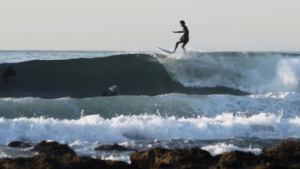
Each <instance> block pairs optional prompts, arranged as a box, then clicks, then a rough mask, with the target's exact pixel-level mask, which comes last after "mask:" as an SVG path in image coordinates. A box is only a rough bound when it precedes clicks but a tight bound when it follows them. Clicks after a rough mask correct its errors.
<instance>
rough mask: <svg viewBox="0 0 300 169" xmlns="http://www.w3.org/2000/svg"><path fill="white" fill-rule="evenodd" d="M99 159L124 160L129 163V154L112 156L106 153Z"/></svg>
mask: <svg viewBox="0 0 300 169" xmlns="http://www.w3.org/2000/svg"><path fill="white" fill-rule="evenodd" d="M101 159H102V160H111V161H124V162H126V163H128V164H130V163H131V161H130V156H129V155H127V156H126V155H119V156H113V155H110V156H107V155H102V156H101Z"/></svg>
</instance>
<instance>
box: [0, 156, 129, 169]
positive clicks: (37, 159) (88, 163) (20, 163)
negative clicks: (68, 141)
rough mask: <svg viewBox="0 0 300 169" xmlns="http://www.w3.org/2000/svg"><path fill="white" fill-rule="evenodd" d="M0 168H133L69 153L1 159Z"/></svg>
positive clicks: (125, 164)
mask: <svg viewBox="0 0 300 169" xmlns="http://www.w3.org/2000/svg"><path fill="white" fill-rule="evenodd" d="M0 168H7V169H10V168H11V169H15V168H22V169H85V168H88V169H99V168H101V169H117V168H124V169H132V167H131V166H130V165H129V164H127V163H125V162H119V161H117V162H114V161H103V160H100V159H93V158H90V157H79V156H73V155H71V154H67V155H65V156H56V157H54V156H45V155H38V156H34V157H31V158H24V157H19V158H14V159H9V158H6V159H0Z"/></svg>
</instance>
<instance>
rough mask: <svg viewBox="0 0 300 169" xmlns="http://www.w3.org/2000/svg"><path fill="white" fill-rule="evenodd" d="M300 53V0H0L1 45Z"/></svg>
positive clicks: (5, 47)
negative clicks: (185, 33) (185, 39)
mask: <svg viewBox="0 0 300 169" xmlns="http://www.w3.org/2000/svg"><path fill="white" fill-rule="evenodd" d="M182 19H183V20H185V21H186V24H187V26H188V28H189V30H190V42H189V43H188V45H187V48H188V49H192V50H205V51H274V50H276V51H300V1H299V0H180V1H179V0H0V50H125V51H153V50H157V49H156V46H161V47H163V48H167V49H173V46H174V44H175V42H176V41H177V40H178V39H179V37H180V36H181V35H180V34H174V33H172V31H173V30H176V31H178V30H181V27H180V26H179V21H180V20H182Z"/></svg>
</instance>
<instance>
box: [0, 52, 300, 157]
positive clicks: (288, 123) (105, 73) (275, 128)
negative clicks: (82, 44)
mask: <svg viewBox="0 0 300 169" xmlns="http://www.w3.org/2000/svg"><path fill="white" fill-rule="evenodd" d="M299 56H300V54H299V52H189V53H188V54H186V55H185V54H182V53H177V54H174V55H171V56H166V55H164V54H163V53H159V52H119V51H105V52H97V51H94V52H85V51H0V70H3V71H4V69H5V68H6V67H7V66H8V65H9V64H12V65H13V66H15V67H16V68H17V76H16V77H10V81H9V84H8V85H3V84H2V83H0V134H1V136H2V137H1V138H0V158H4V157H18V156H32V155H34V154H33V153H30V152H27V151H26V150H27V149H13V148H9V147H8V146H7V144H8V143H9V142H11V141H25V142H28V143H30V144H31V145H32V146H34V145H35V144H36V143H38V142H40V141H42V140H48V141H52V140H55V141H58V142H60V143H64V144H68V145H69V146H70V147H71V148H73V149H74V150H75V151H76V153H77V154H78V155H83V156H91V157H94V158H101V159H109V160H121V161H126V162H128V163H130V154H131V153H132V151H134V150H138V151H141V150H147V149H149V148H152V147H164V148H171V149H174V148H188V147H201V148H202V149H205V150H207V151H209V152H210V153H211V154H212V155H217V154H220V153H223V152H226V151H232V150H241V151H247V152H253V153H255V154H259V153H260V152H261V151H262V149H263V148H264V147H266V146H275V145H277V144H278V143H279V142H282V141H283V140H286V139H289V140H296V141H299V138H300V133H299V130H300V116H299V111H300V88H299V80H300V57H299ZM112 85H118V86H119V91H118V95H117V96H112V97H102V92H103V91H104V90H106V89H108V88H109V87H110V86H112ZM113 143H118V144H119V145H122V146H125V147H127V148H129V149H131V150H132V151H128V152H114V151H113V152H106V151H105V152H103V151H94V148H95V147H97V146H99V145H104V144H113Z"/></svg>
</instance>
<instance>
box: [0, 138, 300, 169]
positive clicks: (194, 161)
mask: <svg viewBox="0 0 300 169" xmlns="http://www.w3.org/2000/svg"><path fill="white" fill-rule="evenodd" d="M8 146H10V147H18V148H24V147H28V146H29V145H28V144H27V143H22V142H12V143H10V144H9V145H8ZM95 150H96V151H127V150H128V149H126V148H125V147H121V146H119V145H117V144H114V145H104V146H99V147H97V148H95ZM29 151H33V152H37V153H38V155H35V156H33V157H18V158H3V159H0V169H19V168H20V169H98V168H101V169H102V168H103V169H106V168H107V169H158V168H178V169H181V168H183V169H193V168H195V169H196V168H197V169H198V168H207V169H232V168H253V169H273V168H278V169H279V168H280V169H281V168H282V169H285V168H286V169H294V168H300V142H293V141H284V142H282V143H280V144H278V145H277V146H276V147H267V148H264V149H263V150H262V152H261V154H260V155H255V154H252V153H249V152H241V151H231V152H226V153H223V154H220V155H217V156H211V155H210V153H209V152H207V151H205V150H202V149H201V148H189V149H175V150H170V149H164V148H152V149H149V150H147V151H143V152H133V153H132V154H131V156H130V160H131V164H127V163H125V162H120V161H108V160H100V159H93V158H91V157H82V156H77V155H76V153H75V151H74V150H72V149H71V148H70V147H69V146H68V145H64V144H59V143H57V142H45V141H42V142H40V143H38V144H37V145H35V146H34V148H33V149H31V150H29Z"/></svg>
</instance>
